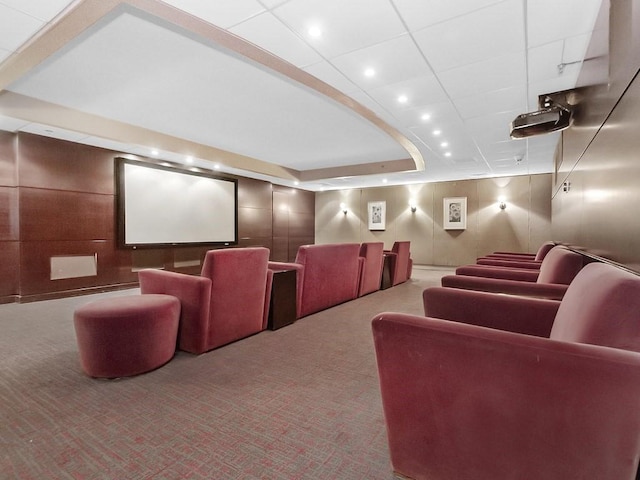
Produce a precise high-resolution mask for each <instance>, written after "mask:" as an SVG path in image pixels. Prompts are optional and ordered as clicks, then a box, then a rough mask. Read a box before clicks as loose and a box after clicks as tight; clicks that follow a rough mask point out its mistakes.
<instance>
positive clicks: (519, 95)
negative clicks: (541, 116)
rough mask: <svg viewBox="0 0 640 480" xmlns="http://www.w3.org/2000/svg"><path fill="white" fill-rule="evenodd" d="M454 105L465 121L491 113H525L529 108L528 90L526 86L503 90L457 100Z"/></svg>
mask: <svg viewBox="0 0 640 480" xmlns="http://www.w3.org/2000/svg"><path fill="white" fill-rule="evenodd" d="M453 103H454V104H455V106H456V108H457V109H458V112H459V113H460V116H461V117H462V118H464V119H468V118H474V117H481V116H483V115H486V114H488V113H490V112H507V111H511V110H520V111H522V112H525V111H527V108H528V107H527V89H526V86H525V85H519V86H516V87H509V88H503V89H500V90H494V91H492V92H487V93H484V94H482V95H473V96H470V97H461V98H456V99H455V100H454V101H453Z"/></svg>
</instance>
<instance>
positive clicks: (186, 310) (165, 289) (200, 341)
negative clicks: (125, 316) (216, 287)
mask: <svg viewBox="0 0 640 480" xmlns="http://www.w3.org/2000/svg"><path fill="white" fill-rule="evenodd" d="M138 279H139V281H140V292H141V293H142V294H145V293H164V294H166V295H173V296H174V297H177V298H178V299H179V300H180V308H181V310H180V326H179V330H178V347H179V348H180V349H181V350H185V351H187V352H191V353H202V352H204V351H206V350H207V335H208V334H207V332H208V329H209V307H210V304H211V280H210V279H209V278H206V277H199V276H194V275H185V274H183V273H177V272H167V271H164V270H155V269H145V270H141V271H140V272H138Z"/></svg>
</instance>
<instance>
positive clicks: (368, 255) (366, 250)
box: [358, 242, 384, 297]
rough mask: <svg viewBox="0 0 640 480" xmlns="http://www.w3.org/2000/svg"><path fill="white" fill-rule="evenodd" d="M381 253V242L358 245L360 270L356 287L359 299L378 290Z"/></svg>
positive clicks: (382, 249) (382, 244)
mask: <svg viewBox="0 0 640 480" xmlns="http://www.w3.org/2000/svg"><path fill="white" fill-rule="evenodd" d="M383 251H384V243H383V242H365V243H363V244H362V245H360V257H361V258H362V270H361V272H360V284H359V286H358V296H359V297H361V296H363V295H367V294H368V293H372V292H377V291H378V290H380V282H381V281H382V262H383V256H382V255H383Z"/></svg>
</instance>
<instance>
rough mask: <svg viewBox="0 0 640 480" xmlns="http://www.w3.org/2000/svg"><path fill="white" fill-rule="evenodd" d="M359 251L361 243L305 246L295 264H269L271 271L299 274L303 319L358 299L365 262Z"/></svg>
mask: <svg viewBox="0 0 640 480" xmlns="http://www.w3.org/2000/svg"><path fill="white" fill-rule="evenodd" d="M359 252H360V245H359V244H358V243H331V244H325V245H302V246H301V247H299V248H298V253H297V254H296V261H295V262H294V263H288V262H269V268H270V269H272V270H291V269H295V270H296V271H297V273H296V291H297V302H298V305H297V318H301V317H305V316H307V315H311V314H312V313H315V312H319V311H320V310H324V309H326V308H329V307H333V306H334V305H338V304H339V303H343V302H347V301H349V300H353V299H354V298H356V297H357V296H358V282H359V279H360V271H361V265H362V261H363V260H362V259H361V258H360V257H359Z"/></svg>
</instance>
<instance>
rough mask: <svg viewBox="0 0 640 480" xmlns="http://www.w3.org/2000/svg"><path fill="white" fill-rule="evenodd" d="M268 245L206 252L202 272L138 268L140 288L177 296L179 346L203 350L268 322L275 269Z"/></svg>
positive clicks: (258, 330) (252, 330) (240, 336)
mask: <svg viewBox="0 0 640 480" xmlns="http://www.w3.org/2000/svg"><path fill="white" fill-rule="evenodd" d="M268 262H269V249H267V248H263V247H254V248H230V249H222V250H210V251H208V252H207V253H206V255H205V259H204V263H203V265H202V272H201V275H200V276H199V277H198V276H194V275H185V274H182V273H176V272H166V271H163V270H154V269H145V270H141V271H140V272H138V278H139V280H140V291H141V293H142V294H148V293H164V294H168V295H173V296H174V297H177V298H178V299H179V300H180V304H181V313H180V325H179V330H178V348H179V349H180V350H184V351H187V352H191V353H196V354H198V353H203V352H206V351H208V350H211V349H214V348H216V347H219V346H221V345H225V344H227V343H231V342H233V341H235V340H239V339H241V338H244V337H248V336H249V335H253V334H255V333H258V332H260V331H262V330H264V329H265V328H266V327H267V320H268V313H269V301H270V298H271V283H272V279H273V272H272V271H271V270H269V269H268V268H267V265H268Z"/></svg>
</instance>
